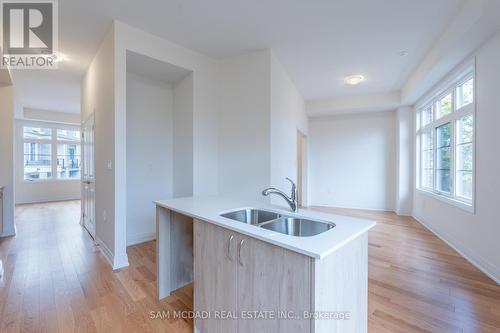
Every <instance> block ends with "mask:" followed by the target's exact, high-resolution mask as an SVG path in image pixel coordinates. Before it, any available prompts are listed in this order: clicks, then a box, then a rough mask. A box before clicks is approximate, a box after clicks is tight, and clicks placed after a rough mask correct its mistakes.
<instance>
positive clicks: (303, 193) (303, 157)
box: [297, 129, 308, 207]
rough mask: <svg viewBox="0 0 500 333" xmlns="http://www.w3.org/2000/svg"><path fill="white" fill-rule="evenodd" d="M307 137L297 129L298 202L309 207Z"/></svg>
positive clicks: (301, 205) (300, 205)
mask: <svg viewBox="0 0 500 333" xmlns="http://www.w3.org/2000/svg"><path fill="white" fill-rule="evenodd" d="M307 172H308V171H307V135H305V134H304V133H303V132H302V131H301V130H300V129H297V196H298V198H297V200H298V205H299V207H307Z"/></svg>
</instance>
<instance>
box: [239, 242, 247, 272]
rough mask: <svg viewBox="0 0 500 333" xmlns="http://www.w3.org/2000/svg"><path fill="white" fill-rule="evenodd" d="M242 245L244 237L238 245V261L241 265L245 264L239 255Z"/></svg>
mask: <svg viewBox="0 0 500 333" xmlns="http://www.w3.org/2000/svg"><path fill="white" fill-rule="evenodd" d="M243 245H245V240H244V239H242V240H241V241H240V246H239V247H238V262H239V264H240V265H241V266H245V263H244V262H243V258H242V257H241V250H242V249H243Z"/></svg>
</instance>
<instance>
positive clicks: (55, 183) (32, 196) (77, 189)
mask: <svg viewBox="0 0 500 333" xmlns="http://www.w3.org/2000/svg"><path fill="white" fill-rule="evenodd" d="M54 114H60V115H61V119H66V118H65V117H66V116H65V115H63V113H62V112H54ZM78 116H79V115H78ZM70 117H71V116H70ZM56 120H58V119H56ZM15 124H16V130H15V135H16V144H15V153H14V155H15V162H14V164H15V170H14V175H15V183H16V191H15V203H16V204H17V205H19V204H26V203H36V202H50V201H61V200H78V199H80V197H81V180H80V178H78V179H71V180H58V179H50V180H41V181H33V182H31V181H25V180H24V173H23V169H22V168H23V165H24V146H23V126H33V127H37V126H39V127H46V128H53V129H54V131H55V129H56V128H62V129H69V130H78V131H79V130H80V126H79V125H67V124H60V123H53V122H43V121H36V120H20V119H16V120H15Z"/></svg>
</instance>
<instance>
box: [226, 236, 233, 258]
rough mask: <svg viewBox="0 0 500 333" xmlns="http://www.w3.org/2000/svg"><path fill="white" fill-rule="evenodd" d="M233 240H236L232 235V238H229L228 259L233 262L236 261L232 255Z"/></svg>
mask: <svg viewBox="0 0 500 333" xmlns="http://www.w3.org/2000/svg"><path fill="white" fill-rule="evenodd" d="M233 239H234V236H233V235H231V237H229V240H228V241H227V258H228V259H229V260H231V261H234V258H233V256H232V255H231V248H232V246H231V244H232V243H233Z"/></svg>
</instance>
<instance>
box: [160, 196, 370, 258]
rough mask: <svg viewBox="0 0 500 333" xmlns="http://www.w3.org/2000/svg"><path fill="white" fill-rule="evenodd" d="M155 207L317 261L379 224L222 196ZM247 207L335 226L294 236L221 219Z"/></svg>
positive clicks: (165, 203) (169, 200)
mask: <svg viewBox="0 0 500 333" xmlns="http://www.w3.org/2000/svg"><path fill="white" fill-rule="evenodd" d="M155 204H156V205H157V206H160V207H163V208H167V209H169V210H172V211H175V212H178V213H180V214H183V215H187V216H190V217H192V218H196V219H199V220H204V221H206V222H209V223H213V224H215V225H218V226H221V227H224V228H226V229H230V230H234V231H236V232H239V233H242V234H245V235H248V236H251V237H254V238H257V239H260V240H262V241H265V242H268V243H271V244H274V245H277V246H280V247H283V248H286V249H288V250H291V251H294V252H298V253H301V254H304V255H307V256H310V257H313V258H316V259H322V258H324V257H326V256H327V255H329V254H331V253H333V252H334V251H336V250H337V249H339V248H341V247H342V246H344V245H345V244H347V243H348V242H350V241H351V240H353V239H355V238H356V237H358V236H360V235H362V234H363V233H365V232H367V231H368V230H370V229H371V228H373V227H374V226H375V224H376V223H375V222H374V221H368V220H360V219H356V218H351V217H346V216H340V215H333V214H326V213H322V212H317V211H310V210H303V209H299V211H298V212H297V213H292V212H291V211H290V210H287V209H285V208H283V207H280V206H274V205H270V204H265V203H260V202H253V201H249V200H241V199H231V198H224V197H220V196H199V197H187V198H176V199H168V200H158V201H155ZM245 208H259V209H266V210H270V211H274V212H277V213H282V214H285V215H288V216H296V217H304V218H309V219H314V220H320V221H328V222H333V223H335V227H334V228H333V229H330V230H328V231H326V232H323V233H321V234H319V235H316V236H311V237H295V236H289V235H285V234H281V233H278V232H274V231H270V230H266V229H263V228H260V227H257V226H254V225H249V224H245V223H242V222H238V221H234V220H231V219H228V218H225V217H221V216H220V214H221V213H226V212H228V211H233V210H238V209H245Z"/></svg>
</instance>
